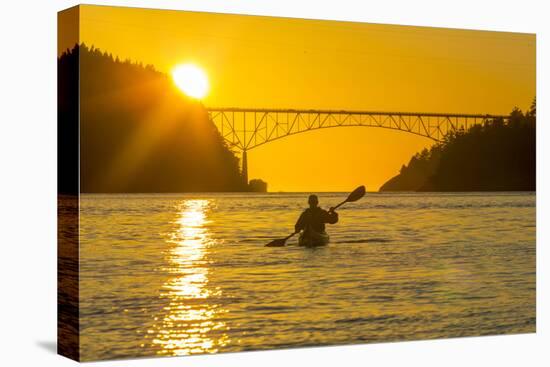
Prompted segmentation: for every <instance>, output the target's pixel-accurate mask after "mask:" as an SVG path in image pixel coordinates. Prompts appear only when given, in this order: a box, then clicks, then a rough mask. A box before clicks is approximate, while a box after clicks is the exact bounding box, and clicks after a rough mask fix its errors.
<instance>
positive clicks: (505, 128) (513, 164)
mask: <svg viewBox="0 0 550 367" xmlns="http://www.w3.org/2000/svg"><path fill="white" fill-rule="evenodd" d="M535 144H536V99H534V100H533V103H532V105H531V107H530V109H529V111H527V112H526V113H523V112H522V111H521V110H520V109H518V108H514V109H513V110H512V112H511V113H510V116H509V119H508V120H507V121H506V122H505V121H504V120H503V119H502V118H498V119H492V120H488V121H487V122H486V123H484V124H483V125H475V126H473V127H472V128H470V129H469V130H468V131H464V130H459V131H455V132H452V133H450V134H448V135H447V136H446V138H445V140H444V141H443V142H442V143H439V144H436V145H434V146H433V147H432V148H431V149H430V150H429V151H428V150H426V149H424V150H423V151H422V152H421V153H417V154H415V155H414V156H413V157H412V158H411V160H410V161H409V164H408V165H406V166H403V167H402V168H401V170H400V173H399V174H398V175H397V176H395V177H393V178H392V179H390V180H389V181H388V182H386V183H385V184H384V185H383V186H382V187H381V188H380V191H533V190H535V185H536V161H535V158H536V152H535Z"/></svg>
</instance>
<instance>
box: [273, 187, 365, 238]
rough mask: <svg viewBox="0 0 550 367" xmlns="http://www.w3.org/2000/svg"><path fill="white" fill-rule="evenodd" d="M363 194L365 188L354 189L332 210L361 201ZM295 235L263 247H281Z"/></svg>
mask: <svg viewBox="0 0 550 367" xmlns="http://www.w3.org/2000/svg"><path fill="white" fill-rule="evenodd" d="M365 192H366V189H365V186H359V187H358V188H356V189H355V190H353V191H352V192H351V193H350V194H349V195H348V197H347V199H346V200H344V201H342V202H341V203H340V204H338V205H336V206H335V207H334V208H333V210H336V209H338V208H339V207H341V206H342V205H344V204H345V203H351V202H353V201H357V200H359V199H361V198H362V197H363V196H365ZM296 233H298V232H294V233H292V234H290V235H288V236H286V237H285V238H278V239H276V240H273V241H271V242H270V243H268V244H267V245H265V246H266V247H283V246H284V245H285V243H286V241H288V240H289V239H290V238H291V237H292V236H294V235H295V234H296Z"/></svg>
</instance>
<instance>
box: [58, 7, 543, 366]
mask: <svg viewBox="0 0 550 367" xmlns="http://www.w3.org/2000/svg"><path fill="white" fill-rule="evenodd" d="M58 26H59V34H58V45H59V48H58V53H57V64H58V178H59V180H58V181H59V190H58V191H59V192H58V213H59V220H58V222H59V225H58V237H59V242H58V254H59V257H58V350H59V353H60V354H62V355H64V356H67V357H69V358H72V359H76V360H80V361H93V360H104V359H121V358H135V357H151V356H182V355H191V354H207V353H223V352H241V351H250V350H265V349H278V348H296V347H313V346H315V347H317V346H328V345H341V344H360V343H380V342H395V341H405V340H427V339H438V338H455V337H463V336H481V335H498V334H517V333H532V332H535V330H536V316H535V315H536V312H535V311H536V302H535V299H536V288H535V283H536V282H535V280H536V269H535V262H536V261H535V260H536V254H535V252H536V251H535V249H536V239H535V232H536V227H535V225H536V207H535V202H536V194H535V189H536V188H535V181H536V172H535V162H536V154H535V140H536V139H535V136H536V135H535V131H536V95H535V93H536V85H535V81H536V77H535V73H536V65H535V50H536V38H535V35H534V34H522V33H509V32H492V31H477V30H476V31H474V30H459V29H444V28H428V27H413V26H399V25H383V24H366V23H353V22H335V21H320V20H308V19H292V18H277V17H259V16H249V15H228V14H215V13H201V12H186V11H169V10H154V9H138V8H124V7H108V6H92V5H80V6H77V7H73V8H70V9H66V10H63V11H61V12H59V15H58Z"/></svg>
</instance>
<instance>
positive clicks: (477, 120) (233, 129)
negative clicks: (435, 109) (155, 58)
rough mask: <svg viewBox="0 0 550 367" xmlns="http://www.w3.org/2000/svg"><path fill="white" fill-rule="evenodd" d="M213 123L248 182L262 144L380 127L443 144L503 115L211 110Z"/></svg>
mask: <svg viewBox="0 0 550 367" xmlns="http://www.w3.org/2000/svg"><path fill="white" fill-rule="evenodd" d="M208 114H209V117H210V119H211V120H212V122H213V123H214V124H215V125H216V127H217V128H218V130H219V132H220V134H221V136H222V138H223V139H224V140H225V141H226V142H227V143H228V144H229V146H231V147H234V148H237V149H238V150H240V151H241V152H242V174H243V179H244V180H246V181H245V182H248V167H247V164H248V162H247V152H248V151H249V150H251V149H254V148H256V147H258V146H261V145H263V144H267V143H269V142H272V141H274V140H278V139H282V138H284V137H287V136H291V135H296V134H300V133H304V132H307V131H312V130H319V129H327V128H335V127H353V126H361V127H377V128H384V129H392V130H398V131H404V132H408V133H411V134H415V135H418V136H422V137H425V138H428V139H431V140H433V141H434V142H440V141H442V140H443V139H444V137H445V136H446V135H447V134H448V133H450V132H452V131H458V130H468V129H469V128H470V127H472V126H474V125H477V124H481V123H484V122H486V121H488V120H491V119H495V118H501V119H504V120H506V119H508V117H507V116H502V115H483V114H457V113H423V112H420V113H417V112H383V111H342V110H305V109H304V110H299V109H263V108H256V109H254V108H234V107H226V108H208Z"/></svg>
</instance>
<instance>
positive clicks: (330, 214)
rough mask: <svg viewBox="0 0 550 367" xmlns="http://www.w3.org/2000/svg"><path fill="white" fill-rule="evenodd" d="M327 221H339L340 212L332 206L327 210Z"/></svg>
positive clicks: (334, 222) (331, 222) (332, 222)
mask: <svg viewBox="0 0 550 367" xmlns="http://www.w3.org/2000/svg"><path fill="white" fill-rule="evenodd" d="M325 223H329V224H336V223H338V213H336V211H335V210H334V208H330V209H329V211H328V212H326V217H325Z"/></svg>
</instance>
